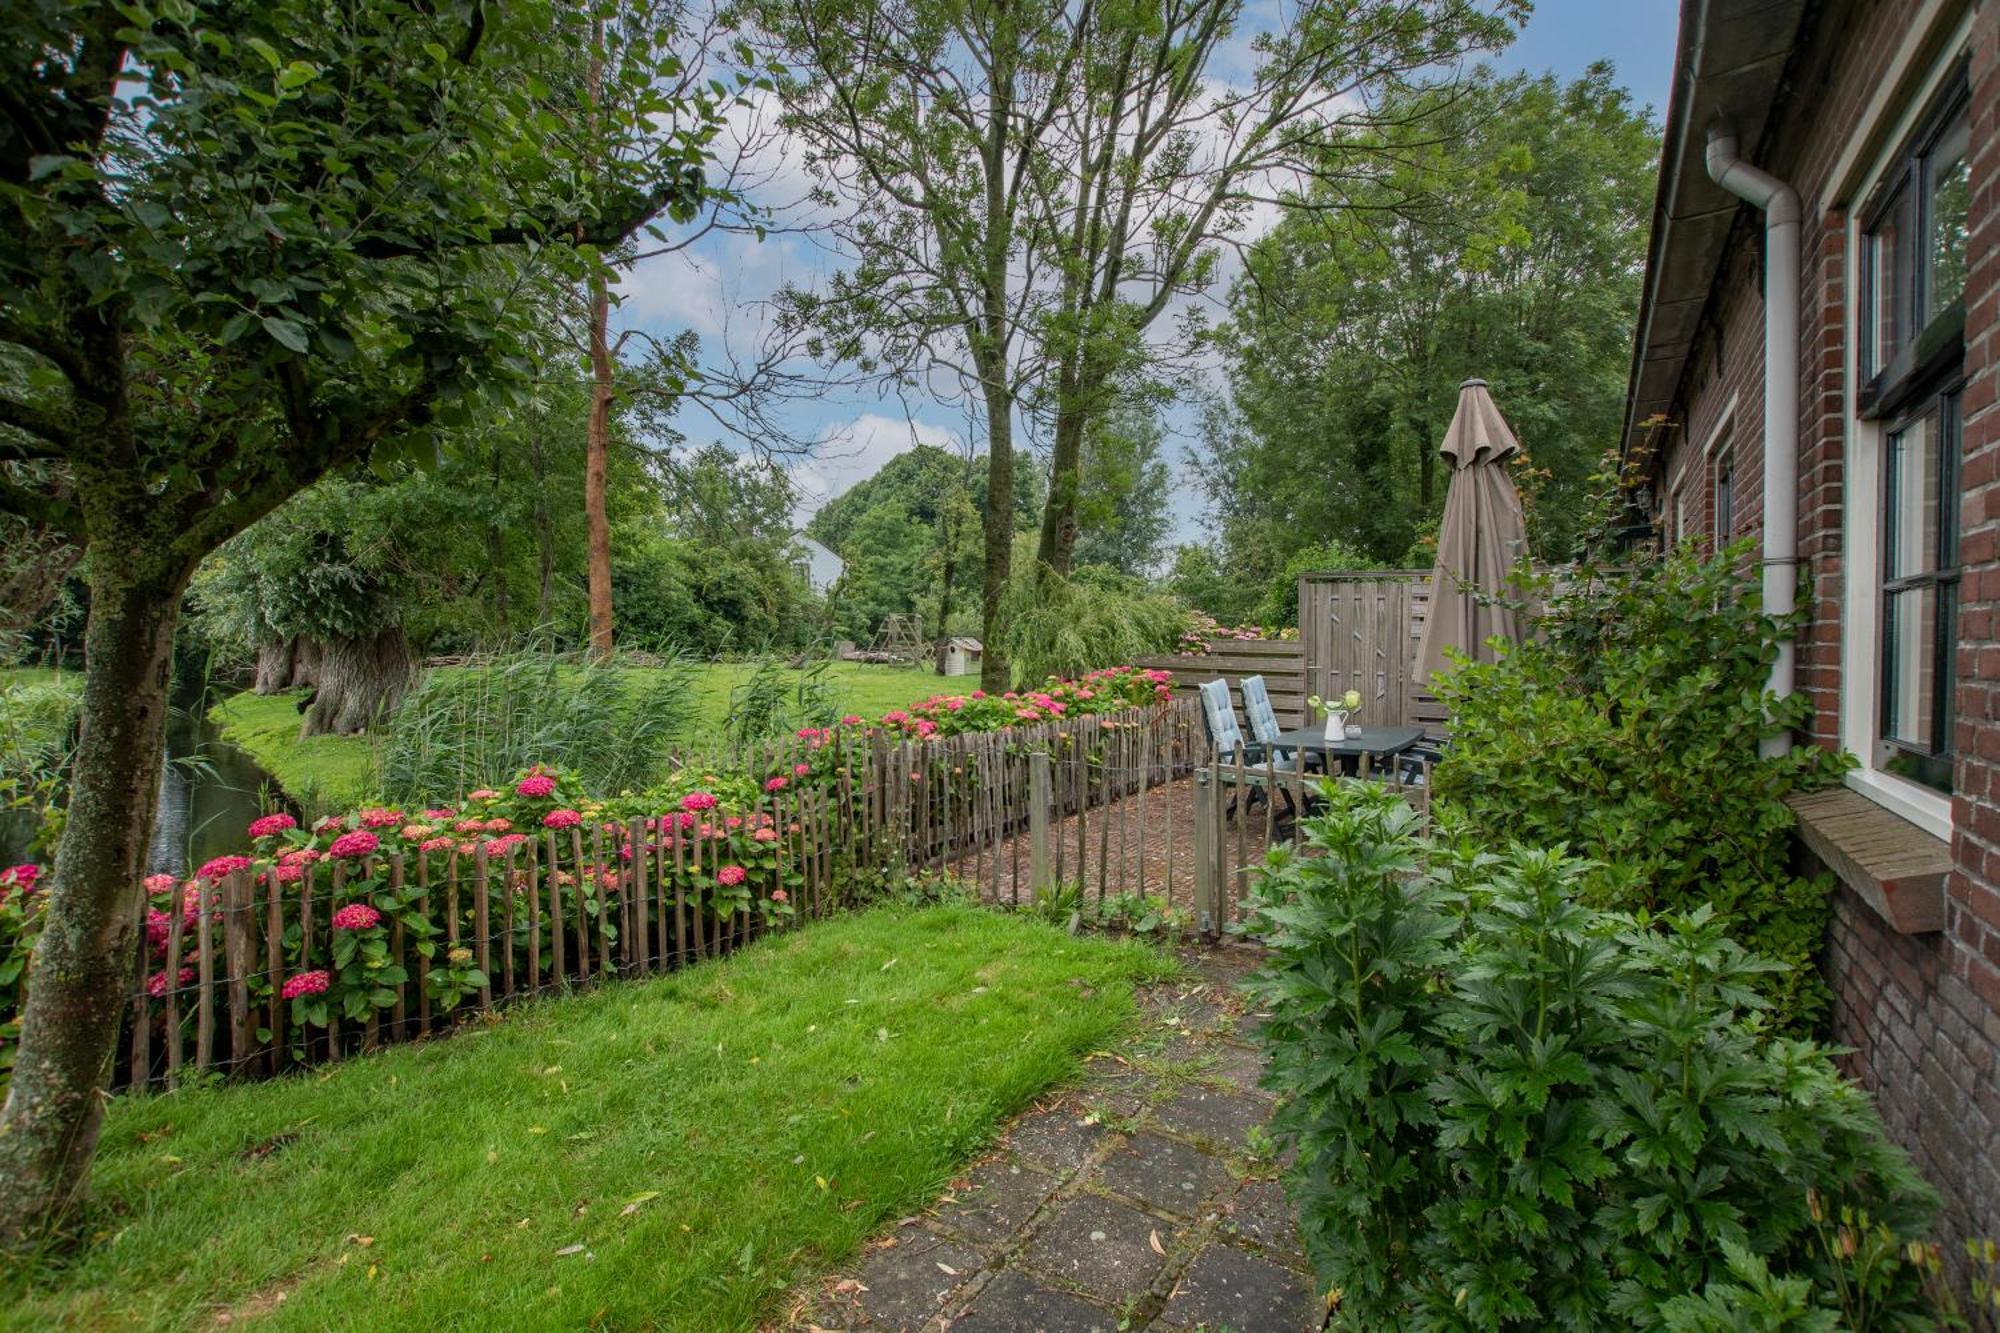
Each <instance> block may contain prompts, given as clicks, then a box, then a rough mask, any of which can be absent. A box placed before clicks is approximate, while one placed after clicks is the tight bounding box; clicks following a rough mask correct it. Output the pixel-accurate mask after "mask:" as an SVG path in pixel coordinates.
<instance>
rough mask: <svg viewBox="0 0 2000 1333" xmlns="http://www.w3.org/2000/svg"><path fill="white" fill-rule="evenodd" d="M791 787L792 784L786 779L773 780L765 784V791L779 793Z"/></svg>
mask: <svg viewBox="0 0 2000 1333" xmlns="http://www.w3.org/2000/svg"><path fill="white" fill-rule="evenodd" d="M791 785H792V784H791V783H789V782H787V781H786V780H785V779H784V778H772V779H771V780H770V781H768V782H766V783H765V784H764V790H765V791H770V792H779V791H783V790H784V789H785V788H787V787H789V786H791Z"/></svg>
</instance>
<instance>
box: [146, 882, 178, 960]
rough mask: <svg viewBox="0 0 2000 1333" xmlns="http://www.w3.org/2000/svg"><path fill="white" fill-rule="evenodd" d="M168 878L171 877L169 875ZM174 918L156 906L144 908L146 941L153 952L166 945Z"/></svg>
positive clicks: (171, 931)
mask: <svg viewBox="0 0 2000 1333" xmlns="http://www.w3.org/2000/svg"><path fill="white" fill-rule="evenodd" d="M168 878H169V879H171V878H173V877H172V876H171V875H169V876H168ZM173 928H174V919H173V918H172V917H170V916H168V915H167V914H166V913H165V912H162V911H161V910H160V909H159V908H157V907H148V908H147V909H146V943H147V944H149V945H151V946H152V948H153V951H154V952H155V953H157V952H159V951H160V950H162V949H164V948H166V947H167V937H168V936H169V935H171V934H172V933H173Z"/></svg>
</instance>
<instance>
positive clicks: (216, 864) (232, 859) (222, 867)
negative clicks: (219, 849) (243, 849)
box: [195, 856, 250, 883]
mask: <svg viewBox="0 0 2000 1333" xmlns="http://www.w3.org/2000/svg"><path fill="white" fill-rule="evenodd" d="M249 868H250V858H249V857H247V856H218V857H216V858H215V859H214V860H212V861H209V862H207V863H205V864H204V865H203V866H202V868H201V869H200V870H197V871H195V878H196V879H205V880H208V881H210V882H211V883H213V882H214V881H216V880H219V879H222V878H224V877H225V876H229V875H233V874H235V873H236V872H237V871H239V870H248V869H249Z"/></svg>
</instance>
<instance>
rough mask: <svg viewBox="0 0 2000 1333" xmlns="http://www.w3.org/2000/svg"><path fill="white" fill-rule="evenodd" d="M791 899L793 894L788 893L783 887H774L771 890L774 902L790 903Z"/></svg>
mask: <svg viewBox="0 0 2000 1333" xmlns="http://www.w3.org/2000/svg"><path fill="white" fill-rule="evenodd" d="M791 900H792V895H791V894H789V893H786V892H785V891H784V890H783V889H772V890H771V901H772V902H774V903H788V902H790V901H791Z"/></svg>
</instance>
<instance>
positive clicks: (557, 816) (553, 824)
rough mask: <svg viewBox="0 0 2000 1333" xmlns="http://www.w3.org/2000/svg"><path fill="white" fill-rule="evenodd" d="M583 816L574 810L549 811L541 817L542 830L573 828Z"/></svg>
mask: <svg viewBox="0 0 2000 1333" xmlns="http://www.w3.org/2000/svg"><path fill="white" fill-rule="evenodd" d="M582 822H583V816H582V815H580V814H578V813H577V812H576V811H574V810H551V811H549V812H548V813H547V814H545V815H543V816H542V827H543V828H575V827H576V826H577V825H578V824H581V823H582Z"/></svg>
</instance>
